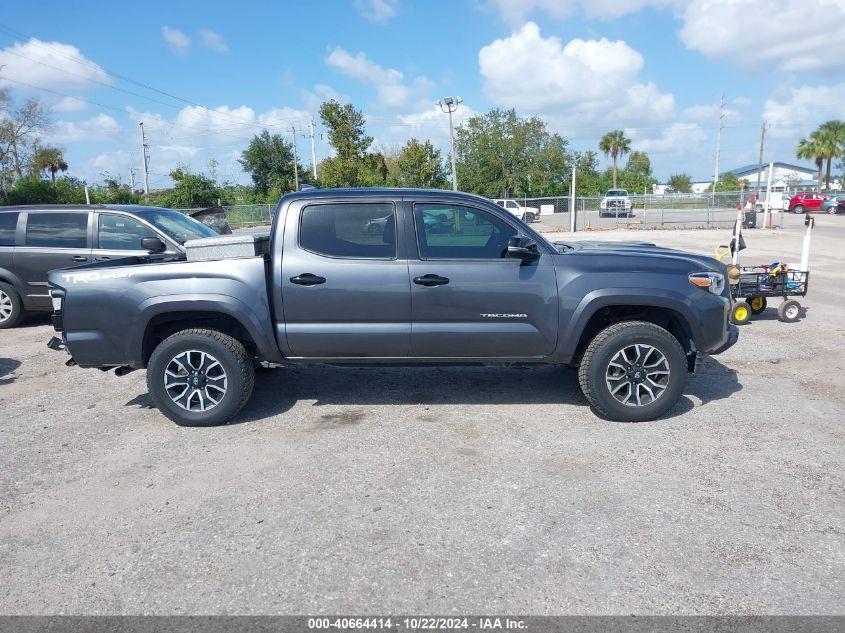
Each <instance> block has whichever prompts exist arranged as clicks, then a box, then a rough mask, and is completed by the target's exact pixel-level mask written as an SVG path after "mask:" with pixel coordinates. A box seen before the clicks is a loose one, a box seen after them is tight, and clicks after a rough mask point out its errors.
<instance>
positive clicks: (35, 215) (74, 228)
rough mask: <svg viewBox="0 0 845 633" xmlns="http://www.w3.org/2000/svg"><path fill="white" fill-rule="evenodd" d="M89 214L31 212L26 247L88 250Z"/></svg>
mask: <svg viewBox="0 0 845 633" xmlns="http://www.w3.org/2000/svg"><path fill="white" fill-rule="evenodd" d="M88 215H89V214H88V213H87V212H82V213H51V212H39V211H34V212H33V211H30V212H29V213H28V215H27V220H26V245H27V246H39V247H42V248H77V249H79V248H87V246H88Z"/></svg>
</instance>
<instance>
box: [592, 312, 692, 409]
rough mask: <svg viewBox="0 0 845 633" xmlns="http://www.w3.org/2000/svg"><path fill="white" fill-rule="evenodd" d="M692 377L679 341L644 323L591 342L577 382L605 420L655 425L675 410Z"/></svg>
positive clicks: (618, 326)
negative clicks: (667, 413)
mask: <svg viewBox="0 0 845 633" xmlns="http://www.w3.org/2000/svg"><path fill="white" fill-rule="evenodd" d="M686 377H687V359H686V355H685V354H684V350H683V348H682V347H681V345H680V343H678V340H677V339H676V338H675V337H674V336H672V334H670V333H669V332H667V331H666V330H664V329H663V328H661V327H659V326H657V325H654V324H653V323H648V322H645V321H626V322H623V323H615V324H614V325H611V326H609V327H607V328H605V329H604V330H602V331H601V332H599V333H598V334H597V335H596V336H595V338H594V339H593V340H592V341H590V344H589V345H588V346H587V349H586V351H585V352H584V356H583V358H582V359H581V364H580V366H579V368H578V382H579V383H580V384H581V390H582V391H583V392H584V395H585V396H586V398H587V400H588V401H589V403H590V405H592V407H593V409H594V410H595V411H596V413H598V414H599V415H600V416H601V417H603V418H606V419H609V420H618V421H621V422H643V421H645V420H654V419H655V418H659V417H660V416H661V415H663V414H664V413H666V412H667V411H668V410H669V409H671V408H672V407H673V406H675V403H676V402H677V401H678V398H680V397H681V392H682V391H683V388H684V384H685V383H686Z"/></svg>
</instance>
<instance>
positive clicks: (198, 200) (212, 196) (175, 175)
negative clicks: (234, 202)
mask: <svg viewBox="0 0 845 633" xmlns="http://www.w3.org/2000/svg"><path fill="white" fill-rule="evenodd" d="M170 177H171V178H172V179H173V181H174V182H175V183H176V184H175V185H174V186H173V188H172V189H169V190H168V191H165V192H164V193H163V194H162V195H161V198H160V199H159V204H161V205H162V206H165V207H171V208H174V209H190V208H197V207H212V206H214V205H216V204H217V203H218V201H222V198H223V192H222V191H221V190H220V189H219V188H218V187H217V185H215V184H214V181H212V180H211V179H210V178H207V177H205V176H203V175H202V174H193V173H191V172H190V171H188V170H187V169H185V168H183V167H178V168H176V169H174V170H173V171H171V172H170Z"/></svg>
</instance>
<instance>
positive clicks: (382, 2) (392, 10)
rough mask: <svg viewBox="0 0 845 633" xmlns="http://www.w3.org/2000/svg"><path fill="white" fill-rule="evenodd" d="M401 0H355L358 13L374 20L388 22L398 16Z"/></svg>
mask: <svg viewBox="0 0 845 633" xmlns="http://www.w3.org/2000/svg"><path fill="white" fill-rule="evenodd" d="M398 4H399V0H355V8H356V9H357V10H358V13H360V14H361V16H362V17H363V18H365V19H367V20H370V21H372V22H382V23H383V22H387V21H389V20H391V19H393V18H394V17H395V16H396V6H397V5H398Z"/></svg>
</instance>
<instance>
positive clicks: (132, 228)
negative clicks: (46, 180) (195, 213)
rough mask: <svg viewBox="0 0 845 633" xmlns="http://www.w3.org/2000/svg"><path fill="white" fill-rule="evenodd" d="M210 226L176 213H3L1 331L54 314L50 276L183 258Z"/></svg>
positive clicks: (107, 209) (56, 209) (53, 209)
mask: <svg viewBox="0 0 845 633" xmlns="http://www.w3.org/2000/svg"><path fill="white" fill-rule="evenodd" d="M214 235H216V233H215V232H214V231H213V230H212V229H211V228H209V227H208V226H206V225H204V224H202V223H201V222H198V221H197V220H194V219H193V218H190V217H188V216H186V215H185V214H183V213H180V212H178V211H173V210H172V209H161V208H158V207H139V206H123V205H115V206H99V205H98V206H61V205H42V206H28V207H4V208H0V329H2V328H10V327H14V326H15V325H17V324H18V323H20V322H21V321H22V320H23V318H24V315H25V314H26V312H50V311H51V310H52V303H51V301H50V295H49V292H48V287H47V272H48V271H50V270H54V269H57V268H69V267H71V266H77V265H81V264H85V263H89V262H97V261H107V260H112V259H121V258H124V257H132V256H136V257H137V256H144V257H146V256H148V255H149V254H150V253H151V252H153V253H161V254H163V256H164V257H163V258H164V259H167V256H168V255H170V256H172V258H173V259H181V258H182V257H183V255H184V249H183V248H182V244H183V243H184V242H185V241H186V240H190V239H196V238H201V237H212V236H214Z"/></svg>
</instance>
